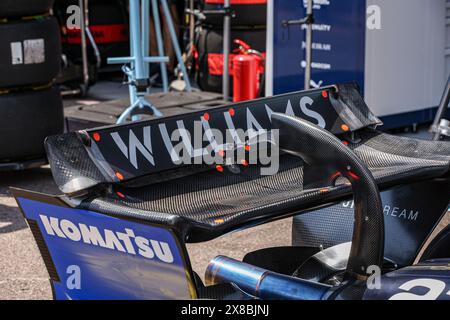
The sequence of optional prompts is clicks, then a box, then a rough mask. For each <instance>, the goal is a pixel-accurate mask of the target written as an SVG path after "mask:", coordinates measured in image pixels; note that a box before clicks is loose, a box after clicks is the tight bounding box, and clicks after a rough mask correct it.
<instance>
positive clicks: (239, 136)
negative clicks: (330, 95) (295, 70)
mask: <svg viewBox="0 0 450 320" xmlns="http://www.w3.org/2000/svg"><path fill="white" fill-rule="evenodd" d="M313 103H314V100H313V99H312V98H310V97H308V96H305V97H302V98H301V99H300V103H299V105H298V106H294V107H296V109H297V113H301V114H303V115H306V116H307V117H310V118H312V119H313V121H312V122H313V123H316V124H318V125H319V126H320V127H322V128H325V127H326V122H325V119H324V118H323V117H322V115H321V114H320V113H318V112H316V111H314V110H312V106H313ZM264 106H265V111H266V115H267V117H268V119H269V120H270V119H271V116H272V114H273V112H274V111H273V110H272V109H271V107H270V106H269V105H267V104H265V105H264ZM294 107H293V105H292V102H291V100H287V102H286V109H285V112H284V113H285V114H287V115H290V116H295V115H296V113H295V112H294ZM223 117H224V120H225V124H226V129H225V132H224V131H223V130H218V129H214V128H211V127H210V125H209V120H207V119H205V118H204V117H203V116H202V117H200V121H194V132H193V135H192V133H191V132H190V131H189V130H187V129H186V128H185V123H184V121H183V120H178V121H177V122H176V124H177V129H174V130H172V131H170V132H169V130H168V128H167V126H166V124H165V123H161V124H159V125H158V126H153V127H151V126H146V127H144V128H142V134H140V132H137V131H133V130H138V129H130V130H129V131H128V141H127V142H128V144H127V143H126V142H125V141H126V136H125V134H124V133H120V134H119V132H112V133H110V135H111V137H112V139H113V141H114V142H115V144H116V146H117V147H118V149H119V150H120V153H122V154H123V156H124V157H125V158H126V159H128V160H129V162H130V163H131V165H132V166H133V167H134V168H135V169H139V165H140V162H139V161H138V154H140V155H142V156H143V160H144V159H145V160H147V163H149V164H151V165H152V166H156V163H155V158H154V153H153V149H152V140H151V138H152V137H153V136H154V135H156V136H161V137H162V141H163V143H164V146H165V149H166V151H167V153H168V155H169V156H170V159H171V161H172V163H174V164H176V165H180V164H186V165H189V164H192V160H193V161H194V163H195V164H203V163H204V164H222V163H223V162H220V161H223V159H221V158H220V157H216V156H214V154H215V153H216V152H217V150H220V149H222V148H223V147H224V146H227V145H229V146H242V145H244V141H247V142H248V141H253V142H258V143H257V145H258V146H259V147H261V148H263V149H264V148H265V147H266V148H267V146H268V145H269V144H270V141H269V140H267V139H266V140H264V141H259V140H258V139H259V137H262V136H267V134H264V131H268V130H266V129H263V126H262V125H261V123H262V122H261V119H258V118H257V117H256V116H255V113H254V112H252V110H251V108H246V109H245V117H246V121H245V123H246V126H247V128H246V129H245V128H239V129H236V128H235V125H234V122H233V118H232V116H231V115H230V113H229V112H224V113H223ZM152 130H159V132H152ZM138 137H142V138H138ZM124 139H125V141H124ZM264 143H266V146H265V147H264V145H263V144H264ZM275 147H276V145H274V144H273V143H272V144H271V145H270V148H271V150H273V149H274V148H275ZM237 149H239V148H237ZM161 151H163V150H161ZM252 152H258V150H257V148H256V147H255V148H253V147H252V148H251V151H250V153H252ZM257 154H258V155H261V154H262V153H257ZM271 154H272V153H271ZM273 154H274V155H276V154H278V153H277V152H273ZM253 156H254V155H250V158H251V159H254V158H255V157H253ZM236 160H237V162H235V163H239V161H240V160H241V159H240V158H239V157H238V159H236ZM258 160H260V162H261V163H267V164H274V162H277V161H278V159H273V157H270V159H258ZM268 160H270V161H269V162H267V161H268ZM249 164H254V163H252V162H250V163H249ZM276 166H277V164H276V163H275V167H276ZM85 231H86V230H85Z"/></svg>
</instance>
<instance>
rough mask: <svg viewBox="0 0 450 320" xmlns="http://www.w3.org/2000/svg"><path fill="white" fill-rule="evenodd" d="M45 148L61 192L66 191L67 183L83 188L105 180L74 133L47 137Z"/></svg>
mask: <svg viewBox="0 0 450 320" xmlns="http://www.w3.org/2000/svg"><path fill="white" fill-rule="evenodd" d="M45 148H46V151H47V157H48V158H49V159H51V167H52V174H53V179H55V182H56V184H57V185H58V186H59V187H60V189H61V191H62V192H64V193H66V189H67V187H66V186H67V185H68V184H69V183H70V184H72V185H73V184H78V185H80V186H83V188H81V190H85V189H86V188H89V187H91V186H95V185H97V184H98V183H104V182H106V180H105V178H104V177H103V175H102V174H101V172H100V171H99V169H98V168H97V166H95V164H94V162H92V160H91V158H90V157H89V155H88V153H87V151H86V148H85V146H84V145H83V143H82V141H81V140H80V139H79V137H78V135H77V134H76V133H73V132H72V133H68V134H65V135H63V136H51V137H48V138H47V139H46V143H45Z"/></svg>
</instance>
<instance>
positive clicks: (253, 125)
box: [13, 84, 450, 300]
mask: <svg viewBox="0 0 450 320" xmlns="http://www.w3.org/2000/svg"><path fill="white" fill-rule="evenodd" d="M379 124H380V121H379V120H378V119H377V118H376V117H375V116H374V115H373V114H372V113H371V112H370V110H369V108H368V107H367V106H366V104H365V103H364V101H363V99H362V98H361V96H360V94H359V92H358V88H357V87H356V86H355V85H353V84H345V85H336V86H330V87H325V88H321V89H315V90H308V91H302V92H295V93H290V94H286V95H280V96H275V97H271V98H265V99H259V100H254V101H248V102H243V103H239V104H235V105H230V106H226V107H216V108H212V109H209V110H208V111H207V112H192V113H188V114H183V115H178V116H172V117H164V118H158V119H154V120H149V121H141V122H137V123H131V124H126V125H120V126H112V127H104V128H99V129H93V130H87V131H81V132H76V133H69V134H64V135H59V136H53V137H49V138H48V139H47V140H46V150H47V155H48V158H49V162H50V164H51V168H52V172H53V176H54V179H55V182H56V183H57V184H58V186H59V187H60V189H61V191H62V192H63V193H64V195H63V196H58V197H54V196H49V195H44V194H37V193H32V192H29V191H26V190H19V189H14V190H13V192H14V195H15V197H16V199H17V202H18V203H19V206H20V207H21V209H22V212H23V214H24V216H25V218H26V219H27V221H28V224H29V226H30V229H31V230H32V232H33V234H34V237H35V239H36V242H37V243H38V245H39V248H40V250H41V253H42V256H43V258H44V261H45V263H46V266H47V269H48V271H49V274H50V277H51V283H52V287H53V289H54V296H55V298H56V299H191V298H208V299H210V298H211V299H246V298H247V299H254V298H259V299H314V300H318V299H401V298H403V299H406V298H413V297H414V296H415V297H416V298H417V297H420V295H421V293H420V292H416V291H414V288H415V287H416V286H420V285H422V286H425V287H426V286H427V282H426V281H424V280H423V279H428V280H427V281H428V283H434V284H436V283H437V282H439V286H437V287H436V286H434V287H433V288H441V289H442V290H440V291H439V292H437V291H436V290H435V289H430V291H429V293H428V295H425V296H423V297H422V298H433V299H449V298H450V296H448V295H447V294H446V293H447V291H449V290H450V269H449V267H448V265H449V261H450V260H448V258H450V253H449V252H448V248H449V241H450V240H449V228H446V229H444V230H443V231H442V232H441V234H439V235H438V236H437V237H436V239H435V240H434V241H433V242H432V244H431V245H429V246H428V247H427V248H425V247H424V244H425V243H426V242H427V240H428V238H429V235H430V233H431V232H432V231H433V229H434V228H435V226H436V225H437V224H438V223H439V222H440V220H441V218H442V217H443V215H444V214H445V212H446V211H447V208H448V199H449V196H450V187H449V183H450V180H449V171H450V143H447V142H439V141H422V140H416V139H411V138H402V137H396V136H392V135H389V134H386V133H382V132H379V131H377V130H376V127H377V126H378V125H379ZM198 132H200V133H201V137H202V139H201V141H202V142H201V143H200V144H198V143H197V140H198V139H194V138H193V137H195V136H196V134H198ZM242 132H244V133H245V134H244V135H242V134H241V133H242ZM219 136H222V137H227V136H228V137H231V138H230V139H231V141H232V142H231V143H230V142H229V141H230V139H227V140H226V141H227V143H224V141H223V139H219ZM261 137H263V138H262V139H260V138H261ZM261 141H264V142H265V143H264V144H261V143H260V142H261ZM255 149H258V154H260V153H261V152H262V151H264V152H265V153H266V154H267V155H270V157H269V160H271V161H262V160H261V159H257V161H254V160H255V159H254V158H252V152H251V151H252V150H255ZM236 154H239V155H240V157H232V156H230V155H233V156H235V155H236ZM208 155H209V156H211V157H212V158H214V159H221V161H222V162H220V163H218V162H217V161H216V162H214V161H212V162H208V161H205V159H207V156H208ZM231 158H233V159H234V158H236V159H238V160H239V161H231V160H230V159H231ZM266 158H267V157H266ZM266 160H267V159H266ZM268 173H269V174H268ZM424 188H426V189H424ZM380 194H381V195H380ZM388 200H389V201H390V202H389V204H388V205H389V206H390V207H392V208H394V207H395V208H398V209H396V210H395V215H396V216H397V218H398V217H399V216H400V215H403V213H402V212H403V211H402V210H400V208H403V204H405V206H404V208H411V209H409V211H406V212H405V213H404V215H405V216H406V217H408V216H411V213H410V211H411V210H412V212H413V213H412V217H414V216H415V219H414V220H413V221H414V222H415V223H414V224H408V223H405V221H406V222H408V220H407V219H406V220H401V219H397V220H391V219H388V217H387V214H386V203H387V201H388ZM400 202H401V203H403V204H402V205H400V204H398V203H400ZM430 202H432V205H430ZM341 203H344V204H347V207H345V208H346V210H347V208H348V212H347V211H346V212H347V213H346V214H340V212H341V211H339V206H340V205H341ZM425 204H426V205H425ZM408 205H409V206H408ZM416 206H419V207H420V208H419V209H415V207H416ZM414 210H416V211H419V213H418V214H417V215H416V214H415V212H416V211H414ZM389 212H393V210H390V211H389ZM291 216H296V217H300V218H302V217H303V218H302V219H303V220H302V222H301V227H300V228H299V227H296V226H295V225H294V233H296V234H297V233H301V234H302V235H303V236H304V237H305V239H306V240H305V239H302V238H301V236H298V237H294V241H297V242H298V243H295V245H294V246H292V247H284V248H267V249H264V250H260V251H257V252H249V253H248V254H247V256H246V257H245V258H244V261H236V260H232V259H230V258H227V257H223V256H220V257H217V258H215V259H214V260H213V261H211V263H210V265H209V266H208V268H207V271H206V277H205V278H206V285H205V284H203V283H202V281H201V280H200V277H198V276H197V275H196V274H195V273H194V272H193V270H192V268H191V266H190V260H189V256H188V254H187V251H186V248H185V244H186V243H189V242H203V241H208V240H211V239H214V238H216V237H219V236H222V235H224V234H226V233H228V232H231V231H234V230H238V229H243V228H250V227H252V226H255V225H258V224H263V223H269V222H271V221H274V220H277V219H282V218H286V217H291ZM296 219H297V218H296ZM409 221H412V220H409ZM305 226H307V227H305ZM301 231H304V233H303V232H301ZM336 234H337V235H336ZM421 250H425V253H424V254H423V255H422V260H423V261H420V255H419V253H420V252H421ZM68 270H69V271H71V272H68ZM74 270H75V271H74ZM77 270H79V271H80V272H81V274H82V277H81V282H82V285H80V286H77V283H73V281H72V280H73V278H71V275H72V274H73V272H76V271H77ZM376 272H379V275H380V279H381V280H380V281H381V283H382V284H383V285H382V286H381V288H378V287H377V286H375V287H376V288H374V287H372V286H371V285H369V282H368V279H370V276H371V275H372V274H374V273H376ZM421 279H422V280H421ZM419 282H420V283H419ZM424 283H425V284H424ZM442 286H443V287H442ZM408 288H409V289H408ZM430 288H431V287H430ZM433 290H434V291H433ZM422 294H423V293H422ZM408 295H409V296H408Z"/></svg>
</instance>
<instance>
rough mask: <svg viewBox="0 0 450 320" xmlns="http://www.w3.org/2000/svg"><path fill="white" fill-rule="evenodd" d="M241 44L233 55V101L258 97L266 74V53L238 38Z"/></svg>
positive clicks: (238, 43)
mask: <svg viewBox="0 0 450 320" xmlns="http://www.w3.org/2000/svg"><path fill="white" fill-rule="evenodd" d="M234 43H235V44H237V45H238V46H239V48H238V49H236V50H235V51H234V53H235V56H234V57H233V60H232V61H233V102H239V101H245V100H252V99H256V98H257V97H258V96H259V95H260V90H261V83H262V78H263V75H264V61H265V59H264V55H263V54H262V53H260V52H259V51H256V50H253V49H252V48H251V47H250V46H249V45H248V44H247V43H245V42H244V41H242V40H239V39H236V40H234Z"/></svg>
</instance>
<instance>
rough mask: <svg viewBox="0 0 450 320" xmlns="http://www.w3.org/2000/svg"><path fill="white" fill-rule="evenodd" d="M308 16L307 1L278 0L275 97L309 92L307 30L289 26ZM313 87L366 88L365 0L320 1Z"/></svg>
mask: <svg viewBox="0 0 450 320" xmlns="http://www.w3.org/2000/svg"><path fill="white" fill-rule="evenodd" d="M305 15H306V2H305V5H304V3H303V0H292V1H274V46H273V47H274V49H273V50H274V66H273V94H281V93H286V92H291V91H297V90H302V89H303V88H304V70H305V69H304V67H305V28H306V26H305V25H304V26H299V25H292V26H289V27H283V26H282V23H283V21H285V20H298V19H301V18H303V17H305ZM314 16H315V24H314V27H313V54H312V56H313V58H312V61H313V67H312V81H313V83H312V85H313V87H315V86H324V85H330V84H335V83H344V82H350V81H356V82H357V83H358V84H359V86H360V87H361V89H363V88H364V69H365V65H364V60H365V28H366V1H365V0H339V1H338V0H316V1H314Z"/></svg>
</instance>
